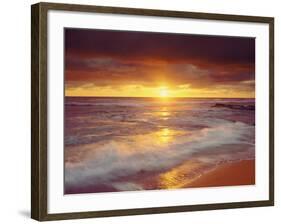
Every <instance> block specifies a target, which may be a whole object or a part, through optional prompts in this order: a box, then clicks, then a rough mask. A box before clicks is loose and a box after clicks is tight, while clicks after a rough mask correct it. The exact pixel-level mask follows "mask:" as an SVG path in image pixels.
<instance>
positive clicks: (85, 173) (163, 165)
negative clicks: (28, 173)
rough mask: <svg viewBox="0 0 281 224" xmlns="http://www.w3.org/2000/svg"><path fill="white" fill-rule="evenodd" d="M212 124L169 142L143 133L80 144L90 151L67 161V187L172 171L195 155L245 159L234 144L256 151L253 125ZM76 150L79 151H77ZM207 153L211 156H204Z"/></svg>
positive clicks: (233, 123) (83, 148)
mask: <svg viewBox="0 0 281 224" xmlns="http://www.w3.org/2000/svg"><path fill="white" fill-rule="evenodd" d="M208 125H209V127H208V128H202V129H200V130H197V131H193V132H191V133H190V134H189V135H182V136H179V137H175V138H174V139H173V141H170V142H166V143H165V144H160V143H159V142H157V141H155V139H154V138H152V137H151V135H147V136H146V135H143V136H141V139H138V138H126V139H124V140H122V141H121V140H119V141H115V140H111V141H106V142H104V143H100V144H88V145H85V146H83V147H82V148H81V146H80V150H84V151H86V152H87V151H89V153H88V154H86V155H85V158H80V159H81V160H78V161H75V163H66V165H65V186H66V188H72V187H77V186H81V185H82V186H87V185H94V184H97V183H112V182H114V181H115V180H117V179H118V178H120V177H125V176H128V175H134V174H137V173H139V172H158V171H163V170H168V169H171V168H173V167H175V166H177V165H179V164H181V163H182V162H184V161H187V160H191V159H194V157H196V158H197V159H199V160H200V159H202V161H204V162H206V161H208V162H210V163H217V162H219V161H221V160H227V159H234V157H235V155H236V156H237V159H241V156H243V153H240V154H239V153H237V152H236V153H235V154H233V152H232V151H231V150H229V151H228V149H231V147H230V145H237V144H240V148H241V145H244V146H245V148H247V147H248V149H249V150H251V151H252V153H254V146H253V142H252V139H253V136H252V134H253V133H254V127H253V126H250V125H247V124H245V123H242V122H230V121H226V120H222V119H221V120H219V119H217V120H213V121H209V123H208ZM223 146H228V147H223ZM246 146H247V147H246ZM222 148H223V151H224V153H220V154H219V155H216V153H214V154H213V155H210V152H212V151H214V152H216V150H218V149H220V150H221V149H222ZM93 150H94V151H93ZM73 152H74V154H75V150H73ZM77 153H78V155H76V156H77V157H78V158H79V150H77ZM206 153H207V154H208V156H207V157H206V156H204V154H206ZM130 186H131V185H130V184H128V185H126V186H120V185H119V186H117V187H118V188H120V189H124V188H126V189H127V187H130ZM135 187H136V188H137V186H135Z"/></svg>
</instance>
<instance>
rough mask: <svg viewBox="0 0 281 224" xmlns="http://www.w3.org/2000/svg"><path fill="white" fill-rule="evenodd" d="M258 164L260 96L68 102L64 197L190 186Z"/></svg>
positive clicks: (65, 127) (94, 99) (66, 109)
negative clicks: (214, 173)
mask: <svg viewBox="0 0 281 224" xmlns="http://www.w3.org/2000/svg"><path fill="white" fill-rule="evenodd" d="M254 159H255V99H237V98H235V99H234V98H233V99H225V98H224V99H220V98H217V99H215V98H211V99H209V98H205V99H204V98H125V97H123V98H122V97H120V98H118V97H65V117H64V160H65V161H64V168H65V169H64V171H65V180H64V181H65V184H64V186H65V188H64V191H65V194H76V193H98V192H118V191H136V190H159V189H178V188H187V187H188V185H189V184H190V183H192V182H193V181H194V180H195V179H197V178H199V177H201V176H202V175H205V174H207V173H208V172H210V171H211V170H213V169H214V168H215V167H217V166H219V165H220V164H225V163H233V162H236V161H243V160H254ZM229 178H231V175H230V176H229Z"/></svg>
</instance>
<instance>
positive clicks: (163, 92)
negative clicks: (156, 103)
mask: <svg viewBox="0 0 281 224" xmlns="http://www.w3.org/2000/svg"><path fill="white" fill-rule="evenodd" d="M159 96H160V97H168V96H169V90H168V89H167V87H161V88H160V90H159Z"/></svg>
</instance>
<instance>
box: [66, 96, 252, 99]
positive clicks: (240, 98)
mask: <svg viewBox="0 0 281 224" xmlns="http://www.w3.org/2000/svg"><path fill="white" fill-rule="evenodd" d="M64 97H81V98H82V97H88V98H89V97H95V98H159V99H169V98H170V99H173V98H179V99H180V98H182V99H186V98H190V99H194V98H198V99H202V98H203V99H218V98H219V99H256V98H255V97H196V96H195V97H189V96H187V97H182V96H181V97H157V96H66V95H64Z"/></svg>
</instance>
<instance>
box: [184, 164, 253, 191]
mask: <svg viewBox="0 0 281 224" xmlns="http://www.w3.org/2000/svg"><path fill="white" fill-rule="evenodd" d="M252 184H255V161H254V160H244V161H239V162H233V163H226V164H223V165H219V166H217V167H216V168H215V169H214V170H212V171H210V172H208V173H206V174H205V175H202V176H201V177H199V178H197V179H196V180H194V181H193V182H191V183H189V184H187V185H186V186H185V187H215V186H235V185H252Z"/></svg>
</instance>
